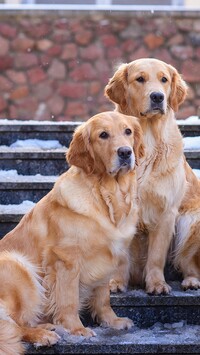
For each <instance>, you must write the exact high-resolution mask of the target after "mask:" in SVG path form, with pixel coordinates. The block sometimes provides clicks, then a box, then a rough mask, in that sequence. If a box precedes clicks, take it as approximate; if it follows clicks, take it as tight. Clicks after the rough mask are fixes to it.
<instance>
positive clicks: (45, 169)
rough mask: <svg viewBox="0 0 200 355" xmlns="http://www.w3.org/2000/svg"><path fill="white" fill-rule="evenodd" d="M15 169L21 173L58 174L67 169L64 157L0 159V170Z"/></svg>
mask: <svg viewBox="0 0 200 355" xmlns="http://www.w3.org/2000/svg"><path fill="white" fill-rule="evenodd" d="M11 169H15V170H17V172H18V174H21V175H36V174H41V175H48V176H49V175H56V176H57V175H60V174H62V173H63V172H65V171H66V170H67V169H68V165H67V163H66V160H65V158H64V157H63V158H62V157H61V158H60V159H48V160H47V159H46V160H45V159H42V160H40V159H38V160H37V159H23V160H22V159H17V160H14V159H0V170H11Z"/></svg>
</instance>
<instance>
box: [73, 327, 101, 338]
mask: <svg viewBox="0 0 200 355" xmlns="http://www.w3.org/2000/svg"><path fill="white" fill-rule="evenodd" d="M70 334H72V335H82V336H84V337H87V338H91V337H95V336H96V333H95V332H94V331H93V330H92V329H90V328H85V327H81V328H76V329H73V330H70Z"/></svg>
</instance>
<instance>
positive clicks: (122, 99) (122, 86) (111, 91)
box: [104, 64, 128, 111]
mask: <svg viewBox="0 0 200 355" xmlns="http://www.w3.org/2000/svg"><path fill="white" fill-rule="evenodd" d="M127 77H128V69H127V64H122V65H120V67H119V68H118V70H117V71H116V72H115V74H114V76H113V77H112V78H111V79H110V80H109V82H108V84H107V85H106V87H105V91H104V94H105V96H106V97H108V98H109V100H111V101H112V102H114V103H116V104H118V105H119V106H120V108H121V110H122V111H124V109H125V108H126V106H127V102H126V96H125V94H126V88H127Z"/></svg>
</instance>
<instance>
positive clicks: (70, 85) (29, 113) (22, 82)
mask: <svg viewBox="0 0 200 355" xmlns="http://www.w3.org/2000/svg"><path fill="white" fill-rule="evenodd" d="M199 16H200V13H198V12H172V13H168V12H163V13H162V12H147V11H146V12H144V11H143V12H115V11H114V12H110V11H90V12H88V11H79V12H77V11H62V12H61V11H56V10H55V11H46V12H44V11H38V10H35V11H1V12H0V118H8V119H37V120H53V121H61V120H86V119H87V118H88V117H90V116H91V115H93V114H95V113H97V112H99V111H102V110H107V109H112V108H113V105H112V104H111V103H109V102H108V101H107V99H106V98H105V97H104V94H103V91H104V87H105V84H106V83H107V81H108V78H109V77H111V76H112V74H113V72H114V69H115V67H116V66H117V65H118V64H119V63H121V62H128V61H132V60H134V59H137V58H140V57H148V56H151V57H156V58H159V59H162V60H164V61H166V62H168V63H170V64H172V65H174V66H175V67H176V68H177V69H178V71H180V72H181V73H182V75H183V78H184V79H185V80H186V81H187V83H188V84H189V86H190V90H189V95H188V98H187V100H186V102H185V104H184V105H182V107H181V108H180V111H179V113H178V115H177V118H186V117H188V116H190V115H193V114H194V115H196V114H197V113H198V107H199V106H200V21H199Z"/></svg>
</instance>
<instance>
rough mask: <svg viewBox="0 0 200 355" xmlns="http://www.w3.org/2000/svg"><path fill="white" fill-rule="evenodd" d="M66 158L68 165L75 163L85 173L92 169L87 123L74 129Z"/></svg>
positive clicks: (92, 161)
mask: <svg viewBox="0 0 200 355" xmlns="http://www.w3.org/2000/svg"><path fill="white" fill-rule="evenodd" d="M66 159H67V161H68V163H69V164H70V165H75V166H77V167H79V168H81V169H83V170H84V171H85V172H86V173H87V174H91V173H92V171H93V169H94V159H93V157H92V155H91V149H90V135H89V128H88V126H87V124H82V125H81V126H80V127H78V128H77V129H76V131H75V132H74V135H73V139H72V141H71V143H70V146H69V149H68V151H67V153H66Z"/></svg>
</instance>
